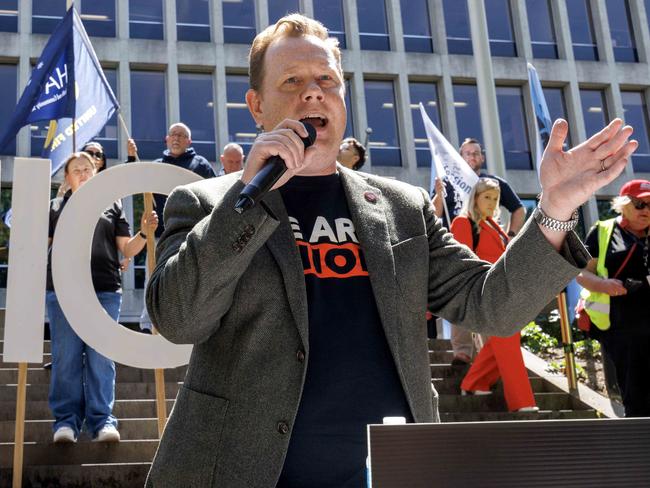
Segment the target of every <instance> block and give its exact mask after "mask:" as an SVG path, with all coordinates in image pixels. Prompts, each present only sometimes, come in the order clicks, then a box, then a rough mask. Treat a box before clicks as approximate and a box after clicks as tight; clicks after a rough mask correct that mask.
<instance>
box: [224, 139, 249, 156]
mask: <svg viewBox="0 0 650 488" xmlns="http://www.w3.org/2000/svg"><path fill="white" fill-rule="evenodd" d="M231 149H236V150H237V151H239V152H240V153H241V154H244V148H243V147H241V146H240V145H239V144H237V143H236V142H229V143H228V144H226V145H225V146H223V150H222V151H221V154H224V153H225V152H226V151H230V150H231Z"/></svg>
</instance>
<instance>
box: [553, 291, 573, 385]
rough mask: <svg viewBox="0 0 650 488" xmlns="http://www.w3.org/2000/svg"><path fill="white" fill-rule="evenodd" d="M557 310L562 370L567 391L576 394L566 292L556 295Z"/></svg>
mask: <svg viewBox="0 0 650 488" xmlns="http://www.w3.org/2000/svg"><path fill="white" fill-rule="evenodd" d="M557 304H558V310H559V312H560V330H561V332H562V345H563V346H564V371H565V374H566V378H567V383H568V385H569V393H571V394H572V395H578V378H577V374H576V361H575V352H574V346H573V337H572V335H571V325H570V324H569V313H568V309H567V302H566V292H564V291H563V292H562V293H560V294H559V295H558V296H557Z"/></svg>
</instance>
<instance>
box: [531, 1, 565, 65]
mask: <svg viewBox="0 0 650 488" xmlns="http://www.w3.org/2000/svg"><path fill="white" fill-rule="evenodd" d="M526 11H527V13H528V28H529V31H530V42H531V44H532V48H533V57H534V58H545V59H557V58H558V54H557V43H556V40H555V28H554V27H553V12H552V11H551V3H550V2H549V0H526Z"/></svg>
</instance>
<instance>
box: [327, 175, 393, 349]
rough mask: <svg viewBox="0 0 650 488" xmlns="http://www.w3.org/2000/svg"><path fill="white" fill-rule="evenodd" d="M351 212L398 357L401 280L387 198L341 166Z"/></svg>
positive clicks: (389, 341) (373, 288) (385, 323)
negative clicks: (387, 210) (391, 238)
mask: <svg viewBox="0 0 650 488" xmlns="http://www.w3.org/2000/svg"><path fill="white" fill-rule="evenodd" d="M338 169H339V171H340V173H341V182H342V183H343V189H344V191H345V195H346V197H347V201H348V206H349V209H350V215H351V218H352V221H353V222H354V227H355V230H356V233H357V238H358V239H359V242H360V244H361V249H362V251H363V255H364V257H365V260H366V265H367V267H368V274H369V275H370V284H371V286H372V291H373V293H374V296H375V301H376V303H377V309H378V310H379V316H380V317H381V322H382V326H383V328H384V332H385V334H386V338H387V340H388V344H389V346H390V349H391V351H392V353H393V357H394V359H395V361H398V359H399V354H398V335H397V330H396V327H397V318H398V312H397V282H396V281H395V261H394V259H393V250H392V243H391V241H390V235H389V233H388V224H387V222H386V201H385V200H384V199H383V196H382V194H381V191H380V190H379V189H378V188H375V187H373V186H372V185H370V184H369V183H368V182H367V180H366V179H365V178H364V177H363V176H362V175H360V174H358V173H354V172H352V171H351V170H347V169H345V168H342V167H341V166H339V167H338Z"/></svg>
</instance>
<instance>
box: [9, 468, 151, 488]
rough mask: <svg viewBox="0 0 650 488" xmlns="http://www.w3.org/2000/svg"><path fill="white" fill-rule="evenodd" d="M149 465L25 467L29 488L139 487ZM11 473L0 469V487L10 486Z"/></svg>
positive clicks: (26, 481)
mask: <svg viewBox="0 0 650 488" xmlns="http://www.w3.org/2000/svg"><path fill="white" fill-rule="evenodd" d="M150 466H151V463H115V464H84V465H79V466H70V465H49V466H48V465H40V466H25V468H24V469H23V486H25V487H30V488H87V487H90V488H142V487H143V486H144V482H145V480H146V478H147V472H148V471H149V467H150ZM11 480H12V470H11V469H10V468H5V469H0V486H3V487H5V486H6V487H9V486H11Z"/></svg>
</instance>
